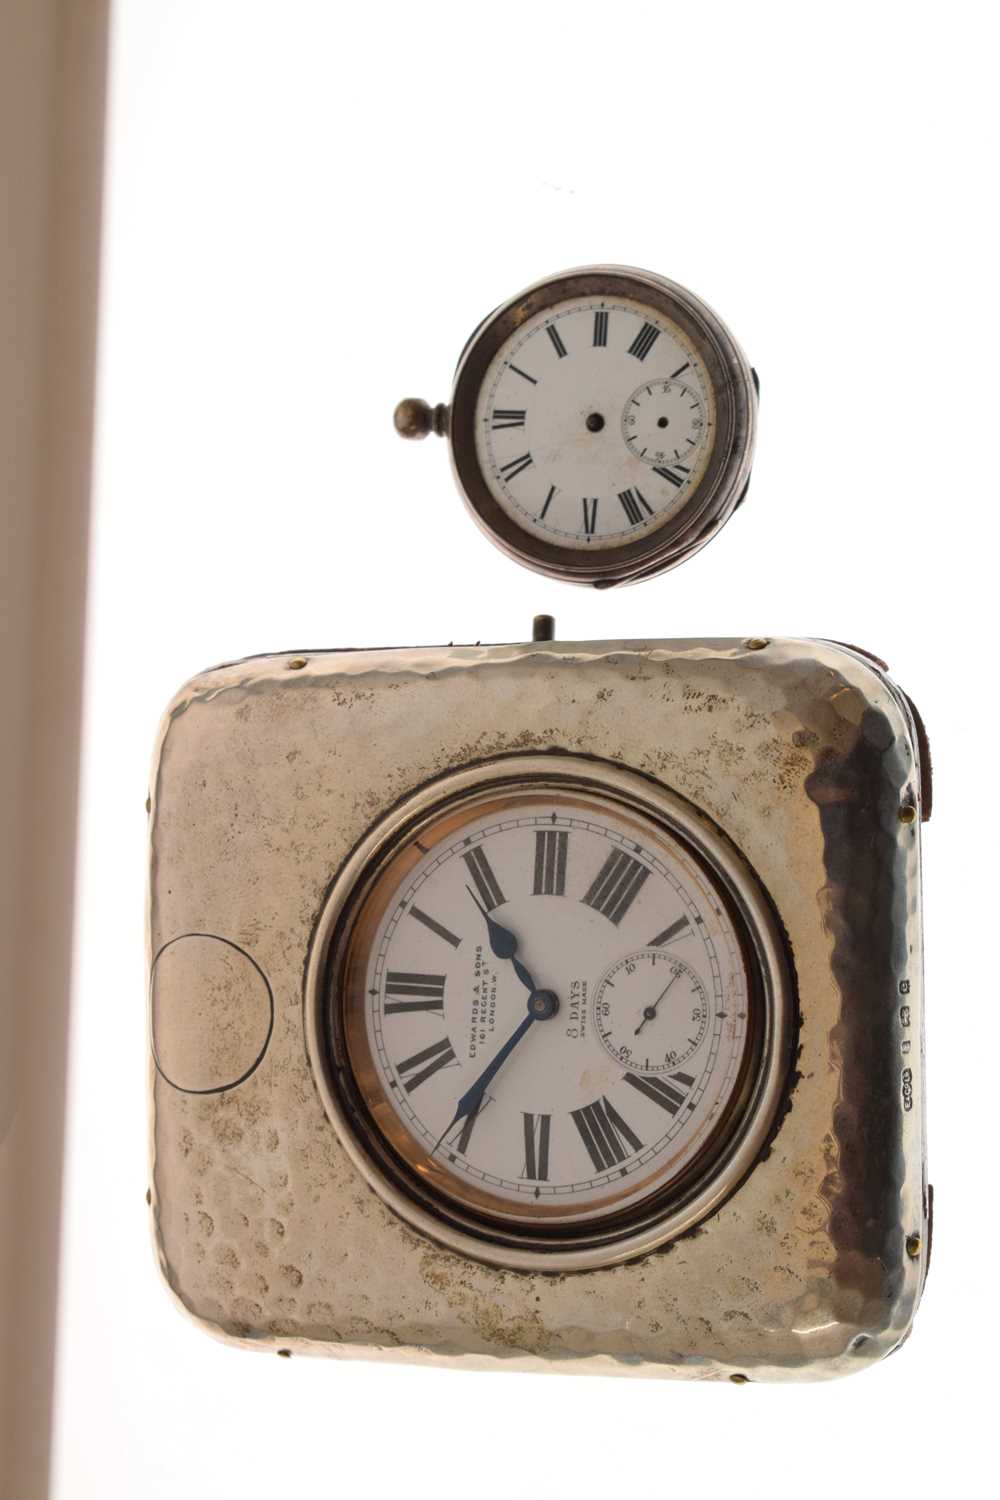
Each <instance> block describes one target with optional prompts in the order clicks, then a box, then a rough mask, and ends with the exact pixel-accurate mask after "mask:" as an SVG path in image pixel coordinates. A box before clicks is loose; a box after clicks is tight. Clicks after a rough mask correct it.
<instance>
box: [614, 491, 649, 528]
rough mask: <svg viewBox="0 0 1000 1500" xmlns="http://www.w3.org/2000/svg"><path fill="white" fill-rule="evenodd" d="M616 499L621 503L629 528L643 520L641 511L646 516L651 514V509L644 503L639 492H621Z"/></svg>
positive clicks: (643, 498) (644, 500)
mask: <svg viewBox="0 0 1000 1500" xmlns="http://www.w3.org/2000/svg"><path fill="white" fill-rule="evenodd" d="M618 498H619V500H620V501H621V503H622V510H623V511H624V512H625V514H626V516H627V517H628V520H629V524H630V525H631V526H637V525H638V524H639V522H640V521H641V520H642V519H643V514H642V512H643V511H645V512H646V515H647V516H651V515H652V514H653V508H652V506H651V505H650V504H649V503H648V502H647V501H646V499H645V497H644V496H643V494H642V491H641V490H622V492H621V494H620V495H619V496H618Z"/></svg>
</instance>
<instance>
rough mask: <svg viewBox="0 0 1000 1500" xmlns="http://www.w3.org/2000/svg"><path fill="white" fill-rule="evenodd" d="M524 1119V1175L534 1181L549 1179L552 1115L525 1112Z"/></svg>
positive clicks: (546, 1180)
mask: <svg viewBox="0 0 1000 1500" xmlns="http://www.w3.org/2000/svg"><path fill="white" fill-rule="evenodd" d="M522 1118H523V1120H524V1171H523V1173H522V1174H521V1175H522V1176H523V1177H530V1178H531V1180H532V1182H548V1180H549V1135H550V1134H551V1129H552V1116H551V1115H531V1114H527V1113H526V1112H524V1113H523V1115H522Z"/></svg>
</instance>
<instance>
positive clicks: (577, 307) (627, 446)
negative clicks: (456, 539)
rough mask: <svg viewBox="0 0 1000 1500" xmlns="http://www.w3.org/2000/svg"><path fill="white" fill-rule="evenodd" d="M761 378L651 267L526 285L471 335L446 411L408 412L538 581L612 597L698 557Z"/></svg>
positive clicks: (742, 482) (406, 417) (745, 464)
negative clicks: (436, 436)
mask: <svg viewBox="0 0 1000 1500" xmlns="http://www.w3.org/2000/svg"><path fill="white" fill-rule="evenodd" d="M756 407H757V399H756V385H755V376H754V375H753V372H752V370H751V369H750V366H749V364H748V363H747V360H746V357H745V355H744V354H743V352H742V350H741V349H740V347H739V345H738V344H737V343H736V341H735V339H734V338H733V336H732V335H731V334H730V333H729V331H728V329H727V328H726V327H725V325H724V324H723V323H722V322H721V321H720V319H719V318H718V317H717V316H716V315H715V314H714V313H713V312H712V310H711V309H710V308H709V307H707V306H706V304H705V303H704V302H702V301H701V300H700V298H698V297H696V296H695V295H694V294H693V293H692V292H689V291H688V290H687V289H686V288H684V287H681V286H678V285H677V284H676V283H675V282H671V281H667V280H666V279H665V278H663V277H660V276H656V275H654V274H653V273H651V272H647V271H640V270H635V269H630V268H627V267H613V266H592V267H586V268H583V269H582V270H577V271H569V272H565V273H562V274H561V275H558V276H553V277H549V278H547V279H546V280H545V281H542V282H539V283H537V284H536V285H535V286H533V287H529V288H528V290H527V291H525V292H522V293H520V294H519V295H518V296H517V297H514V298H512V299H511V300H510V301H509V302H507V303H505V304H504V305H503V306H502V307H500V308H498V309H497V311H496V312H494V313H493V314H492V315H491V316H490V317H489V318H487V319H486V320H485V321H484V322H483V323H482V324H481V326H480V327H479V328H478V329H477V330H476V332H475V333H474V334H473V336H472V338H471V339H470V340H469V343H468V345H467V346H466V349H465V351H464V353H463V355H462V358H461V360H460V361H459V365H458V370H457V373H456V376H455V384H454V389H453V392H452V400H451V405H450V407H445V406H439V407H438V408H437V409H436V410H435V411H433V412H432V410H431V408H430V407H429V406H428V405H427V404H426V403H424V402H419V401H414V400H409V401H404V402H401V403H400V405H399V407H397V410H396V425H397V428H398V430H399V431H400V432H402V433H403V435H404V436H408V437H421V436H424V435H425V434H426V433H427V432H428V431H430V430H431V429H432V428H433V429H435V430H437V431H438V432H439V433H441V434H442V435H445V434H447V436H448V437H449V438H450V440H451V451H452V459H453V463H454V468H455V474H456V477H457V479H458V483H459V488H460V489H461V491H462V493H463V495H464V497H465V499H466V502H467V504H468V505H469V507H470V509H471V511H472V513H473V516H474V517H475V519H476V520H477V522H478V523H479V525H480V526H481V527H482V529H483V530H485V532H486V533H487V535H488V536H489V537H490V538H491V540H492V541H494V542H495V543H496V544H497V545H498V546H499V547H501V548H502V549H503V550H504V551H505V552H507V553H508V555H510V556H512V557H514V558H515V559H516V560H517V561H519V562H522V563H525V564H526V565H527V566H529V567H531V568H534V569H535V570H536V571H538V572H542V573H545V574H547V575H549V576H551V577H556V578H562V579H565V580H568V581H572V582H580V583H589V584H593V585H595V586H597V587H608V586H610V585H612V584H615V583H623V582H631V581H636V580H638V579H641V578H646V577H651V576H653V575H654V574H656V573H660V572H663V571H664V570H665V569H667V568H670V567H674V566H675V565H676V564H677V563H679V562H681V561H683V560H684V559H685V558H686V557H689V556H691V555H692V554H693V553H694V552H695V551H697V550H698V548H699V547H701V546H703V545H704V544H705V542H706V541H708V540H709V539H710V538H711V537H712V536H714V535H715V533H716V532H717V531H718V530H719V528H720V527H721V526H722V525H723V524H724V523H725V521H726V520H728V518H729V516H730V515H731V514H732V512H733V510H735V508H736V506H737V505H738V504H739V502H740V500H741V499H742V497H743V495H744V493H745V491H746V487H747V483H748V481H749V476H750V466H751V462H752V456H753V444H754V436H755V428H756Z"/></svg>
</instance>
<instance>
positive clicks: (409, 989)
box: [384, 970, 445, 1016]
mask: <svg viewBox="0 0 1000 1500" xmlns="http://www.w3.org/2000/svg"><path fill="white" fill-rule="evenodd" d="M444 980H445V976H444V975H443V974H403V973H399V972H397V971H395V970H393V971H392V972H390V973H388V974H387V975H386V976H385V993H386V1001H385V1006H384V1010H385V1014H386V1015H387V1016H395V1015H399V1014H401V1013H402V1012H404V1011H410V1010H436V1011H438V1012H443V1010H444ZM390 995H409V996H410V997H411V998H410V999H408V1000H395V999H393V1000H390V999H389V996H390Z"/></svg>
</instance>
